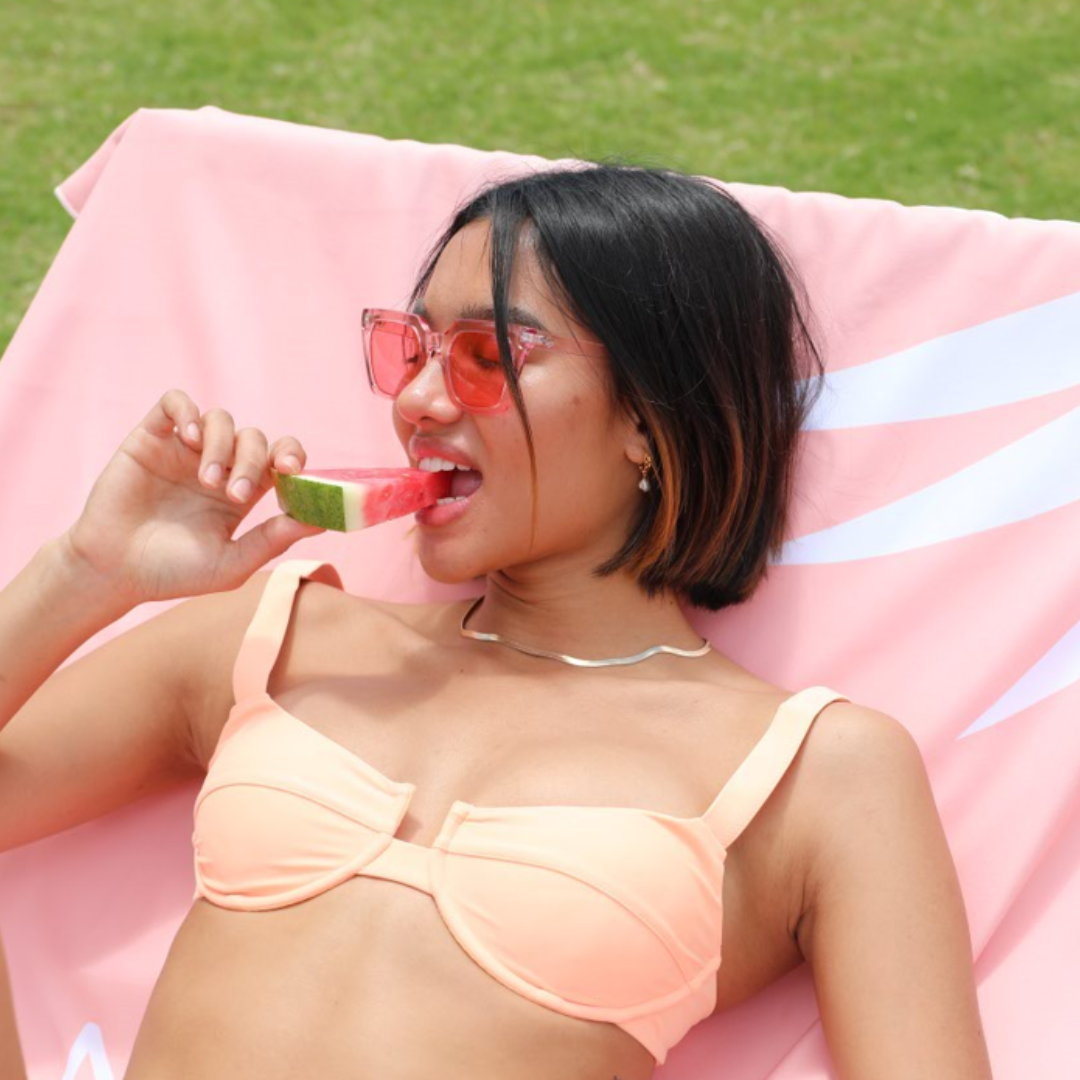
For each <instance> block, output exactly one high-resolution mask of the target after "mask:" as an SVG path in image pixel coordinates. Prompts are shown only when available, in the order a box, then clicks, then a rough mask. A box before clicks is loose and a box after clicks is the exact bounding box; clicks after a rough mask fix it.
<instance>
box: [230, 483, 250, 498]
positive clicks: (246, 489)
mask: <svg viewBox="0 0 1080 1080" xmlns="http://www.w3.org/2000/svg"><path fill="white" fill-rule="evenodd" d="M232 495H233V498H235V499H238V500H239V501H240V502H243V501H244V500H245V499H246V498H248V496H249V495H251V481H250V480H237V481H236V483H235V484H233V486H232Z"/></svg>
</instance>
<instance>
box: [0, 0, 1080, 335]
mask: <svg viewBox="0 0 1080 1080" xmlns="http://www.w3.org/2000/svg"><path fill="white" fill-rule="evenodd" d="M202 105H217V106H219V107H221V108H223V109H228V110H230V111H232V112H239V113H248V114H253V115H260V116H271V117H276V118H279V119H283V120H291V121H294V122H298V123H305V124H314V125H318V126H322V127H332V128H342V129H347V130H351V131H362V132H370V133H373V134H377V135H382V136H385V137H387V138H411V139H417V140H420V141H425V142H450V143H459V144H462V145H467V146H473V147H478V148H481V149H500V150H510V151H514V152H517V153H531V154H539V155H542V156H544V157H550V158H556V157H579V158H585V159H589V158H597V157H601V156H604V155H607V154H619V155H624V156H625V157H628V158H630V159H632V160H638V161H641V162H645V163H648V164H667V165H671V166H673V167H675V168H679V169H684V170H686V171H689V172H695V173H701V174H705V175H708V176H712V177H716V178H717V179H721V180H728V181H742V182H744V183H758V184H778V185H782V186H784V187H787V188H790V189H791V190H793V191H832V192H837V193H839V194H842V195H849V196H868V197H874V198H887V199H895V200H897V201H899V202H902V203H906V204H908V205H918V204H928V205H949V206H963V207H976V208H982V209H989V210H996V211H998V212H1000V213H1002V214H1005V215H1008V216H1013V217H1015V216H1024V217H1035V218H1065V219H1068V220H1074V221H1075V220H1080V183H1078V180H1077V164H1078V161H1080V5H1078V4H1076V3H1074V2H1072V0H978V2H976V0H951V2H948V3H945V2H942V0H865V2H864V0H820V2H817V3H792V2H789V0H785V2H774V3H760V2H751V0H731V2H711V3H705V2H702V0H652V2H649V3H646V2H642V0H623V2H621V3H619V2H615V3H612V4H596V5H588V4H585V3H581V2H577V3H575V2H571V0H546V2H545V0H537V2H529V0H525V2H521V3H517V4H509V3H505V2H495V0H475V2H458V3H453V4H448V3H435V2H433V0H398V2H383V0H351V2H346V0H289V2H286V0H228V2H227V3H221V2H220V0H213V2H211V0H169V2H168V3H166V2H164V0H158V2H146V0H124V2H119V0H81V2H78V3H76V2H73V0H4V2H3V5H2V6H0V251H2V252H3V256H4V257H3V260H2V262H0V353H2V352H3V350H4V349H5V348H6V347H7V345H8V343H9V342H10V339H11V336H12V334H13V333H14V331H15V328H16V326H17V325H18V322H19V320H20V319H21V318H22V317H23V315H24V313H25V311H26V309H27V307H28V306H29V304H30V301H31V299H32V297H33V295H34V293H35V291H36V290H37V288H38V286H39V285H40V284H41V280H42V278H43V276H44V274H45V272H46V270H47V268H48V266H49V263H50V262H51V260H52V259H53V257H54V256H55V254H56V251H57V249H58V248H59V246H60V244H61V242H62V241H63V238H64V235H65V233H66V231H67V229H68V228H69V227H70V224H71V220H70V218H69V217H68V215H67V214H66V213H65V212H64V210H63V209H62V207H61V206H60V204H59V203H58V202H57V201H56V199H55V197H54V196H53V194H52V191H53V188H54V187H55V186H56V185H57V184H58V183H59V182H60V181H61V180H63V179H64V178H65V177H66V176H67V175H68V174H69V173H71V172H72V171H73V170H74V169H75V168H77V167H78V166H79V165H80V164H82V162H83V161H84V160H85V159H86V158H87V157H88V156H89V155H90V154H91V153H92V152H93V151H94V150H95V149H97V147H98V146H99V145H100V144H101V142H102V141H103V140H104V139H105V138H106V136H107V135H108V134H109V133H110V132H111V131H112V130H113V128H114V127H116V126H117V125H118V124H119V123H120V122H121V121H122V120H124V119H125V118H126V117H127V116H129V115H130V114H131V113H132V112H134V111H135V110H136V109H138V108H140V107H151V108H153V107H156V108H198V107H200V106H202Z"/></svg>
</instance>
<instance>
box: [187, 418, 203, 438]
mask: <svg viewBox="0 0 1080 1080" xmlns="http://www.w3.org/2000/svg"><path fill="white" fill-rule="evenodd" d="M187 433H188V438H189V439H190V440H191V441H192V442H198V441H199V439H200V438H201V437H202V432H201V431H199V425H198V424H194V423H192V424H188V426H187Z"/></svg>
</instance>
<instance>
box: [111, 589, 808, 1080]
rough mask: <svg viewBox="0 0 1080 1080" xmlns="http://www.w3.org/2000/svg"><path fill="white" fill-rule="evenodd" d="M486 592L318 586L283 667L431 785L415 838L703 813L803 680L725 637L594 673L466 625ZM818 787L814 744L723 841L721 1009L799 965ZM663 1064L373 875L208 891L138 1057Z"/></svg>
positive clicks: (210, 1061)
mask: <svg viewBox="0 0 1080 1080" xmlns="http://www.w3.org/2000/svg"><path fill="white" fill-rule="evenodd" d="M467 606H468V603H467V602H461V603H453V604H430V605H402V604H391V603H385V602H375V601H371V600H364V599H361V598H358V597H353V596H350V595H349V594H347V593H344V592H342V591H341V590H338V589H336V588H332V587H329V586H325V585H322V584H320V583H318V582H313V583H307V584H303V583H302V587H301V589H300V591H299V593H298V594H297V597H296V600H295V604H294V607H293V610H292V615H291V618H290V621H289V625H288V631H287V633H286V636H285V638H284V643H283V647H282V649H281V652H280V654H279V656H278V659H277V662H276V664H275V666H274V668H273V672H272V674H271V677H270V681H269V684H268V687H267V689H268V691H269V693H270V696H271V697H272V698H273V699H274V701H276V702H277V703H278V704H279V705H280V706H282V707H283V708H284V709H286V710H287V711H288V712H289V713H291V714H292V715H293V716H295V717H296V718H298V719H299V720H301V721H303V722H305V723H307V724H309V725H310V726H311V727H313V728H314V729H316V730H317V731H319V732H321V733H323V734H325V735H326V736H328V737H329V738H331V739H333V740H334V741H335V742H338V743H340V744H341V745H342V746H343V747H345V748H346V749H348V750H350V751H352V752H353V753H355V754H357V755H359V756H361V757H362V758H363V759H364V760H365V761H367V762H369V763H370V764H371V765H373V766H374V767H375V768H377V769H378V770H380V771H381V772H382V773H384V774H386V775H387V776H389V777H391V778H393V779H395V780H407V781H411V782H413V783H415V784H416V785H417V789H416V793H415V797H414V798H413V800H412V802H411V803H410V806H409V810H408V813H407V814H406V816H405V818H404V819H403V821H402V822H401V826H400V829H399V831H398V833H397V835H398V836H399V837H400V838H401V839H403V840H407V841H411V842H413V843H416V844H421V845H424V846H428V845H430V844H431V843H432V842H433V840H434V839H435V836H436V834H437V833H438V832H439V829H440V827H441V826H442V824H443V823H444V821H445V819H446V817H447V813H448V811H449V809H450V806H451V803H453V802H454V801H455V800H468V801H469V802H472V803H475V804H476V806H478V807H482V806H491V805H497V806H516V805H522V806H536V805H563V804H565V805H577V806H592V805H595V806H635V807H642V808H648V809H651V810H658V811H662V812H664V813H669V814H673V815H678V816H693V815H698V814H701V813H702V812H703V811H704V809H705V808H706V807H707V806H708V805H709V804H710V803H711V802H712V800H713V798H714V797H715V795H716V793H717V792H718V791H719V789H720V788H721V787H722V786H723V784H724V783H725V782H726V780H727V779H728V778H729V777H730V776H731V774H732V773H733V772H734V771H735V769H736V768H737V767H738V765H739V764H740V763H741V762H742V761H743V760H744V759H745V758H746V756H747V754H748V753H749V752H750V750H751V748H752V747H753V746H754V744H755V743H756V742H757V741H758V739H760V737H761V735H762V733H763V732H764V731H765V729H766V727H767V726H768V725H769V723H770V721H771V720H772V719H773V717H774V716H775V713H776V709H777V708H778V706H779V705H780V703H781V702H782V701H783V700H784V699H785V698H787V697H788V696H790V692H789V691H786V690H783V689H780V688H777V687H775V686H771V685H770V684H767V683H764V682H762V681H761V680H759V679H756V678H755V677H753V676H752V675H750V673H748V672H746V671H745V670H744V669H742V668H740V667H739V666H738V665H736V664H734V663H733V662H731V661H729V660H727V659H726V658H724V657H723V656H721V655H720V654H719V653H711V654H708V655H707V656H706V657H704V658H701V659H682V658H674V657H657V658H652V659H650V660H648V661H645V662H643V663H641V664H639V665H635V666H633V667H630V668H624V669H618V668H608V669H600V670H597V671H590V670H583V669H578V668H571V667H567V666H565V665H561V664H558V663H556V662H553V661H549V660H542V659H536V658H532V657H528V656H524V655H521V654H519V653H516V652H512V651H510V650H507V649H505V648H504V647H502V646H499V645H490V644H482V643H478V642H473V641H466V640H465V639H463V638H461V637H460V635H459V634H458V631H457V627H458V624H459V621H460V617H461V614H462V613H463V612H464V610H465V609H466V607H467ZM245 617H247V613H245ZM234 660H235V653H234V652H231V651H230V650H229V649H222V650H221V651H220V663H219V664H218V665H216V666H215V668H214V670H213V671H212V672H209V673H208V684H207V689H206V698H205V701H206V708H205V709H204V710H202V711H201V713H200V720H199V723H200V727H199V730H198V731H197V732H196V736H197V740H198V742H199V744H200V755H201V757H202V760H203V762H204V764H206V763H208V762H209V759H210V755H211V754H212V753H213V750H214V748H215V746H216V745H217V740H218V736H219V735H220V733H221V730H222V727H223V726H224V723H225V720H226V719H227V717H228V714H229V711H230V709H231V707H232V705H233V691H232V684H231V674H232V665H233V661H234ZM657 661H659V662H657ZM342 672H347V673H349V674H347V675H341V674H340V673H342ZM810 804H811V795H810V785H809V783H808V781H807V779H805V778H803V777H802V776H801V775H800V770H799V767H798V761H797V760H796V762H795V764H794V766H793V767H792V768H791V769H790V770H789V771H788V772H787V774H786V775H785V777H784V779H783V781H782V782H781V784H780V786H779V787H778V789H777V790H776V791H775V792H774V794H773V796H772V797H770V798H769V800H768V801H767V802H766V804H765V805H764V806H763V808H762V809H761V811H760V812H759V813H758V814H757V816H756V817H755V818H754V819H753V821H752V822H751V823H750V825H749V827H747V829H746V830H745V832H743V833H742V835H741V836H739V838H738V839H737V841H736V842H735V843H734V844H732V845H731V847H730V850H729V851H728V853H727V857H726V861H725V872H724V879H723V893H722V895H723V908H724V915H723V938H724V948H723V960H722V963H721V966H720V970H719V972H718V975H717V1006H716V1011H718V1012H719V1011H722V1010H724V1009H726V1008H730V1007H731V1006H732V1005H734V1004H737V1003H738V1002H740V1001H743V1000H745V999H746V998H748V997H750V996H752V995H753V994H755V993H757V992H758V991H759V990H761V989H763V988H764V987H766V986H768V985H769V984H771V983H772V982H774V981H775V980H776V979H778V978H779V977H780V976H782V975H784V974H785V973H787V972H788V971H790V970H791V969H793V968H794V967H797V966H798V965H799V964H800V963H801V962H802V956H801V954H800V952H799V949H798V945H797V942H796V939H795V936H794V932H793V931H794V927H795V925H796V922H797V920H798V918H799V916H800V914H801V910H800V906H799V905H800V902H801V898H802V896H803V888H802V883H803V881H804V879H805V875H806V856H805V852H806V847H807V845H806V842H805V840H804V839H802V838H803V837H804V836H806V835H808V833H809V830H810V828H811V826H810V824H809V821H808V813H807V809H808V807H809V806H810ZM653 1069H654V1062H653V1060H652V1057H651V1056H650V1055H649V1054H648V1052H647V1051H646V1050H645V1049H644V1047H643V1046H641V1044H640V1043H638V1042H637V1041H636V1040H635V1039H634V1038H633V1037H631V1036H630V1035H629V1034H628V1033H627V1032H625V1031H623V1030H621V1029H620V1028H618V1027H616V1026H615V1025H613V1024H609V1023H604V1022H597V1021H593V1020H584V1019H579V1018H576V1017H572V1016H567V1015H563V1014H560V1013H558V1012H555V1011H552V1010H551V1009H548V1008H546V1007H544V1006H543V1005H540V1004H537V1003H535V1002H532V1001H529V1000H527V999H525V998H523V997H521V996H519V995H518V994H516V993H515V992H513V991H512V990H510V989H509V988H507V987H506V986H504V985H502V984H501V983H500V982H498V981H497V980H495V979H494V978H492V976H491V975H489V974H488V973H487V972H485V971H484V970H483V969H482V968H480V967H479V966H478V965H477V964H476V963H475V962H474V961H473V960H472V959H471V958H470V957H469V956H468V955H467V954H466V953H465V952H464V951H463V950H462V949H461V947H460V946H459V945H458V944H457V942H456V941H455V940H454V938H453V936H452V935H451V934H450V933H449V931H448V929H447V927H446V925H445V924H444V922H443V921H442V919H441V918H440V916H439V914H438V912H437V910H436V908H435V905H434V904H433V902H432V897H431V896H430V895H428V894H426V893H424V892H421V891H419V890H417V889H414V888H410V887H409V886H407V885H403V884H401V883H400V882H394V881H387V880H382V879H379V878H371V877H359V876H358V877H352V878H350V879H348V880H346V881H345V882H343V883H341V884H340V885H338V886H336V887H334V888H332V889H330V890H329V891H327V892H324V893H322V894H320V895H318V896H315V897H313V898H312V899H310V900H307V901H304V902H302V903H298V904H294V905H292V906H288V907H283V908H278V909H276V910H271V911H258V912H238V911H231V910H226V909H223V908H218V907H215V906H214V905H213V904H210V903H208V902H207V901H206V900H203V899H200V900H197V901H196V902H195V903H194V905H193V906H192V909H191V911H190V913H189V914H188V916H187V918H186V919H185V921H184V923H183V924H182V926H181V927H180V930H179V931H178V933H177V935H176V938H175V940H174V942H173V945H172V948H171V950H170V952H169V956H168V958H167V961H166V963H165V965H164V968H163V970H162V973H161V976H160V978H159V979H158V982H157V985H156V986H155V988H154V992H153V994H152V996H151V1000H150V1002H149V1005H148V1008H147V1012H146V1015H145V1017H144V1020H143V1024H142V1027H141V1029H140V1031H139V1035H138V1038H137V1040H136V1044H135V1047H134V1049H133V1053H132V1058H131V1062H130V1066H129V1070H128V1073H127V1077H128V1078H129V1080H151V1078H152V1080H166V1078H171V1077H173V1076H176V1077H180V1076H191V1075H198V1076H200V1077H201V1078H202V1080H218V1078H222V1080H224V1078H225V1077H228V1078H229V1080H246V1078H247V1077H252V1078H254V1077H256V1076H257V1077H258V1078H259V1080H276V1078H277V1077H282V1078H284V1077H290V1078H291V1077H295V1076H297V1075H305V1076H318V1077H320V1080H338V1078H341V1080H344V1078H346V1077H348V1078H350V1080H351V1078H353V1077H356V1076H358V1075H363V1076H367V1075H371V1076H375V1075H378V1076H379V1077H380V1078H381V1080H396V1078H401V1080H405V1078H410V1080H411V1078H415V1077H419V1076H433V1075H439V1076H446V1077H452V1076H466V1075H468V1076H499V1077H500V1078H501V1080H540V1078H541V1077H543V1078H544V1080H548V1078H550V1077H552V1076H559V1077H563V1078H565V1080H586V1078H588V1080H592V1078H596V1080H610V1078H611V1077H612V1076H617V1077H619V1080H647V1078H648V1077H649V1076H651V1075H652V1072H653Z"/></svg>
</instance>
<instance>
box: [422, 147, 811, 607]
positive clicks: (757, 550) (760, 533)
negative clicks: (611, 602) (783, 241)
mask: <svg viewBox="0 0 1080 1080" xmlns="http://www.w3.org/2000/svg"><path fill="white" fill-rule="evenodd" d="M478 220H487V221H489V223H490V227H491V237H490V239H491V243H490V259H491V264H490V265H491V281H492V292H493V297H492V301H493V306H494V308H495V325H496V331H497V336H498V338H499V352H500V356H501V358H502V364H503V367H504V369H505V371H506V376H507V383H508V386H509V388H510V393H511V397H512V399H513V402H514V405H515V407H516V409H517V412H518V414H519V416H520V418H521V421H522V424H523V426H524V430H525V437H526V441H527V443H528V447H529V457H530V464H531V475H532V491H533V535H534V537H535V527H536V488H537V484H536V457H535V448H534V444H533V437H532V428H531V425H530V423H529V418H528V415H527V413H526V409H525V402H524V400H523V398H522V395H521V390H520V387H519V385H518V381H517V377H516V374H515V372H514V367H513V360H512V356H511V351H510V343H509V340H508V338H507V327H508V322H509V320H508V319H507V311H506V309H507V307H508V304H509V284H510V279H511V273H512V269H513V264H514V258H515V255H517V254H518V252H519V241H520V234H521V232H522V229H523V228H525V229H528V230H529V233H530V234H531V235H530V240H531V242H532V247H533V252H534V254H535V257H536V259H537V262H538V264H539V266H540V269H541V271H542V273H543V278H544V281H545V283H546V284H547V286H548V288H549V290H550V293H551V296H552V298H553V299H554V300H555V302H556V304H558V305H559V307H560V308H561V310H562V311H563V312H564V313H565V314H567V315H568V316H569V317H571V318H572V319H574V320H575V321H577V322H578V323H581V324H583V325H584V326H586V327H588V328H589V331H590V333H591V335H592V336H593V337H594V338H596V339H598V340H599V341H601V342H603V344H604V345H605V346H606V348H607V351H608V354H609V357H610V360H609V364H608V366H609V370H608V371H607V373H606V378H607V380H608V382H609V385H610V387H611V393H612V407H613V410H616V411H618V410H623V411H624V414H625V415H628V416H636V417H638V418H639V420H640V422H641V427H642V430H643V431H644V433H645V434H646V436H647V439H648V443H649V453H650V455H651V457H652V460H653V469H654V472H653V473H652V474H651V475H650V483H651V491H650V492H649V493H648V494H647V495H645V496H644V497H643V498H642V499H641V510H640V513H639V514H638V516H637V518H636V521H635V523H634V524H633V527H632V528H631V529H630V532H629V535H628V536H627V538H626V541H625V543H624V544H623V546H622V547H621V548H620V549H619V551H618V552H616V553H615V554H614V555H613V556H612V557H611V558H610V559H608V560H607V561H606V562H604V563H603V564H602V565H601V566H598V567H596V568H594V570H593V574H594V575H595V576H597V577H606V576H607V575H609V574H613V573H615V572H616V571H619V570H622V569H624V568H625V569H626V570H627V571H628V572H630V573H632V574H633V575H634V577H635V580H636V581H637V582H638V584H639V585H640V586H641V587H642V588H643V589H644V590H645V591H646V593H647V594H648V595H649V596H650V597H653V596H655V595H656V594H657V593H659V592H662V591H665V590H670V591H672V592H674V593H675V594H677V595H679V596H680V597H683V598H685V599H686V600H687V601H689V603H691V604H693V605H694V606H696V607H701V608H705V609H707V610H709V611H719V610H721V609H722V608H725V607H728V606H731V605H734V604H739V603H741V602H743V601H744V600H747V599H748V598H749V597H750V596H751V595H752V594H753V592H754V590H755V589H756V587H757V585H758V584H759V582H760V581H761V580H762V579H763V578H764V577H765V575H766V573H767V572H768V562H769V558H770V556H772V555H778V554H779V552H780V549H781V547H782V545H783V542H784V539H785V535H786V531H787V525H788V517H789V507H790V502H791V497H792V488H793V483H794V473H795V465H796V455H797V452H798V449H799V435H800V431H801V428H802V427H803V425H804V424H805V422H806V419H807V417H808V415H809V412H810V410H811V409H812V407H813V405H814V403H815V401H816V398H817V395H818V393H819V392H820V389H821V388H822V387H823V386H824V378H823V376H824V374H825V370H824V364H823V362H822V359H821V356H820V354H819V352H818V348H817V346H816V344H815V342H814V336H813V333H812V332H811V329H810V324H811V317H810V312H809V308H808V306H807V303H806V290H805V287H804V286H803V283H802V281H801V280H800V278H799V276H798V274H797V272H796V271H795V269H794V267H793V266H792V264H791V262H790V260H789V258H788V257H787V255H786V254H785V252H784V251H783V249H782V247H781V245H780V244H779V242H778V241H777V240H776V239H775V238H774V237H773V236H772V235H771V234H770V232H769V230H768V228H767V227H766V226H765V225H764V224H763V223H762V222H761V221H759V220H758V219H757V218H756V217H755V216H754V215H752V214H751V213H750V212H749V211H748V210H746V209H745V208H744V207H743V206H742V205H741V204H740V203H739V202H738V201H737V200H736V199H735V198H734V197H733V196H732V195H730V194H729V193H728V192H727V191H725V190H724V189H723V188H722V187H721V186H719V185H718V184H717V183H716V182H715V181H712V180H709V179H708V178H705V177H699V176H693V175H689V174H686V173H683V172H679V171H678V170H675V169H670V168H662V167H658V166H653V165H641V164H634V163H628V162H626V161H625V160H623V159H615V160H613V159H605V160H604V161H594V162H581V163H574V164H572V165H570V166H568V167H565V166H564V167H558V168H551V169H543V170H542V171H539V172H536V173H532V174H528V175H524V176H518V177H515V178H513V179H510V180H505V181H498V182H496V181H493V182H490V183H488V184H487V185H485V186H484V187H482V188H481V189H480V190H479V191H478V192H477V193H475V195H474V196H473V197H471V198H470V199H469V200H468V201H467V202H466V203H464V205H461V204H459V206H458V208H457V209H456V211H455V212H454V214H453V217H452V220H451V222H450V224H449V225H448V226H447V227H446V229H445V230H444V232H443V233H442V234H441V235H440V236H439V237H438V239H437V240H436V241H435V243H434V246H433V247H432V249H431V251H430V253H429V254H428V256H427V258H426V260H425V262H424V264H423V268H422V269H421V271H420V274H419V277H418V278H417V280H416V283H415V285H414V287H413V290H412V293H411V294H410V297H409V307H410V310H411V309H412V307H413V305H414V304H415V303H416V301H417V299H418V298H420V297H421V296H422V295H423V293H424V291H425V290H426V288H427V286H428V283H429V281H430V279H431V276H432V274H433V273H434V270H435V266H436V263H437V262H438V259H439V257H440V255H441V254H442V252H443V250H444V249H445V247H446V245H447V243H448V242H449V241H450V239H451V238H452V237H453V236H454V235H455V234H456V233H457V232H459V231H460V230H461V229H463V228H464V227H465V226H466V225H469V224H471V223H472V222H474V221H478ZM803 364H805V365H806V367H807V370H806V371H805V372H804V371H803V370H801V365H803Z"/></svg>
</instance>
